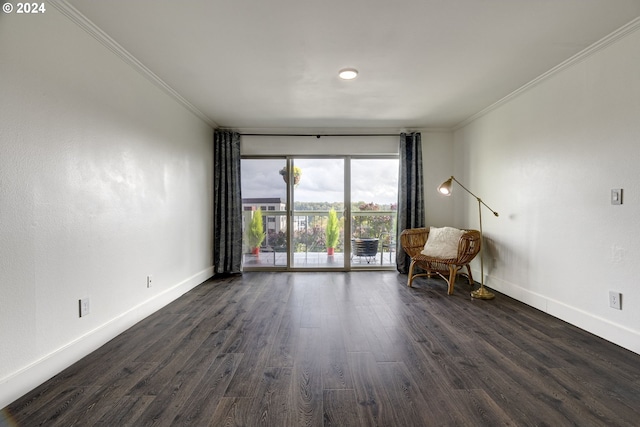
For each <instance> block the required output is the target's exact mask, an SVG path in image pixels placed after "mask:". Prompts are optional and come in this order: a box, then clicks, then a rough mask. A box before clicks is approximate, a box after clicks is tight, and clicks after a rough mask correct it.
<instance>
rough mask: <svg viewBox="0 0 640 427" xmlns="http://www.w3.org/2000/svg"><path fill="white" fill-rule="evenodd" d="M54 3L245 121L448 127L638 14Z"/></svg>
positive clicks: (619, 0)
mask: <svg viewBox="0 0 640 427" xmlns="http://www.w3.org/2000/svg"><path fill="white" fill-rule="evenodd" d="M63 3H64V1H63ZM64 4H66V7H69V5H71V7H72V8H75V9H77V10H78V11H79V12H80V13H81V14H82V15H84V17H86V18H87V19H88V20H89V21H91V23H93V24H94V25H95V26H97V27H98V28H99V29H101V30H102V31H104V32H105V33H106V34H108V36H110V37H111V38H112V39H113V40H115V42H117V43H118V44H119V45H120V46H122V47H123V48H124V49H125V50H126V51H128V52H129V53H130V54H131V55H133V56H134V57H135V58H136V59H137V60H138V61H140V62H141V63H142V64H144V65H145V66H146V67H147V68H148V69H149V70H151V71H152V72H153V73H154V74H155V75H157V76H158V77H159V78H160V79H161V80H162V81H164V82H165V83H166V84H167V85H168V86H169V87H171V88H172V89H173V90H174V91H175V92H177V93H178V94H179V95H180V96H182V97H183V98H184V99H186V100H187V101H188V103H190V104H192V105H193V106H194V107H195V108H196V109H197V110H199V111H200V112H201V113H202V115H203V116H204V117H206V118H207V120H208V121H209V122H210V123H212V124H214V126H215V125H217V126H221V127H228V128H236V129H242V130H248V129H260V130H267V129H274V130H275V129H289V130H291V129H292V128H298V129H369V128H378V129H399V130H402V129H418V128H422V129H424V128H450V127H454V126H456V125H457V124H459V123H461V122H463V121H465V120H466V119H468V118H469V117H472V116H473V115H474V114H477V113H478V112H480V111H482V110H483V109H485V108H487V107H488V106H490V105H492V104H494V103H495V102H497V101H499V100H500V99H502V98H503V97H505V96H507V95H509V94H510V93H512V92H513V91H515V90H517V89H518V88H520V87H522V86H523V85H525V84H527V83H528V82H530V81H532V80H534V79H535V78H536V77H538V76H540V75H542V74H543V73H545V72H547V71H548V70H550V69H552V68H553V67H555V66H557V65H558V64H560V63H562V62H563V61H565V60H567V59H568V58H570V57H572V56H573V55H575V54H577V53H578V52H580V51H582V50H584V49H585V48H587V47H588V46H590V45H592V44H593V43H595V42H597V41H598V40H600V39H602V38H603V37H605V36H607V35H608V34H610V33H611V32H613V31H615V30H616V29H618V28H620V27H622V26H623V25H625V24H627V23H629V22H630V21H632V20H634V19H635V18H636V17H638V16H640V0H395V1H390V0H322V1H318V0H315V1H310V0H269V1H267V0H190V1H168V0H161V1H159V0H109V1H106V0H104V1H96V0H67V1H66V3H64ZM344 67H355V68H357V69H358V70H359V71H360V75H359V77H358V78H357V79H356V80H354V81H341V80H340V79H339V78H338V77H337V73H338V70H340V69H341V68H344Z"/></svg>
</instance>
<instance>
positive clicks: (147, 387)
mask: <svg viewBox="0 0 640 427" xmlns="http://www.w3.org/2000/svg"><path fill="white" fill-rule="evenodd" d="M97 367H98V368H97ZM3 413H4V414H5V416H7V417H9V419H11V417H13V418H14V419H15V423H16V424H17V425H25V426H31V425H47V426H70V425H104V426H111V425H135V426H144V425H172V426H173V425H176V426H179V425H181V426H206V425H216V426H217V425H224V426H227V425H277V426H299V425H320V424H324V425H328V426H329V425H348V426H359V425H363V426H370V425H393V426H396V425H420V426H422V425H461V426H465V425H466V426H476V425H554V426H555V425H585V426H600V425H602V426H632V425H635V424H637V422H636V421H637V420H638V419H640V355H638V354H634V353H632V352H630V351H628V350H625V349H622V348H620V347H618V346H616V345H614V344H612V343H608V342H606V341H604V340H602V339H601V338H598V337H595V336H593V335H591V334H589V333H587V332H585V331H582V330H579V329H577V328H575V327H573V326H571V325H568V324H567V323H565V322H562V321H560V320H558V319H555V318H553V317H550V316H548V315H546V314H545V313H542V312H540V311H538V310H535V309H533V308H531V307H527V306H524V305H523V304H521V303H519V302H517V301H515V300H513V299H511V298H508V297H505V296H503V295H500V294H499V293H497V296H496V298H495V299H494V300H492V301H478V300H472V299H471V298H470V297H469V296H468V293H467V291H466V290H465V286H458V287H456V292H455V293H454V295H452V296H447V295H446V285H445V284H444V282H443V281H441V280H434V279H419V280H417V284H416V286H414V287H413V288H408V287H407V286H406V276H404V275H399V274H396V273H394V272H371V271H368V272H353V273H329V272H326V273H325V272H322V273H282V272H278V273H272V272H264V273H263V272H252V273H247V274H244V275H242V276H236V277H231V278H225V279H222V280H212V281H207V282H206V283H203V284H202V285H201V286H198V287H196V288H194V289H193V290H192V291H190V292H188V293H186V294H185V295H183V296H182V297H181V298H179V299H177V300H176V301H174V302H173V303H171V304H169V305H168V306H167V307H165V308H163V309H162V310H159V311H158V312H156V313H154V314H153V315H151V316H149V317H148V318H147V319H144V320H143V321H141V322H139V323H138V324H136V325H134V326H133V327H132V328H130V329H129V330H127V331H125V332H124V333H123V334H121V335H119V336H118V337H116V338H114V339H113V340H111V341H110V342H108V343H107V344H105V345H104V346H103V347H101V348H100V349H98V350H96V351H95V352H93V353H92V354H90V355H89V356H87V357H86V358H83V359H82V360H80V361H79V362H78V363H75V364H74V365H72V366H70V367H69V368H68V369H66V370H64V371H63V372H61V373H60V374H58V375H56V376H55V377H54V378H52V379H51V380H49V381H47V382H45V383H44V384H42V385H41V386H39V387H37V388H35V389H34V390H32V391H31V392H29V393H27V394H26V395H25V396H23V397H22V398H21V399H18V400H16V401H15V402H13V403H12V404H11V405H9V406H8V407H7V408H4V411H3Z"/></svg>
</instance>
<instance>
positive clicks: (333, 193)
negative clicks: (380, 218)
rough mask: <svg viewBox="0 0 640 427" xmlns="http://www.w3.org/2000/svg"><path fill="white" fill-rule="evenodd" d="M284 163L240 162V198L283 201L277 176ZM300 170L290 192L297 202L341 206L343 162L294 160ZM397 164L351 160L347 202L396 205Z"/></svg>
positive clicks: (386, 161) (280, 160)
mask: <svg viewBox="0 0 640 427" xmlns="http://www.w3.org/2000/svg"><path fill="white" fill-rule="evenodd" d="M285 164H286V162H285V160H284V159H243V160H242V178H241V179H242V197H243V198H254V197H255V198H257V197H280V198H281V199H282V200H286V186H285V182H284V180H283V179H282V176H281V175H280V174H279V171H280V169H282V168H283V167H284V166H285ZM294 164H295V166H297V167H299V168H300V169H302V176H301V179H300V183H299V184H298V185H297V187H296V188H295V190H294V198H295V200H296V201H299V202H343V201H344V196H343V186H344V166H343V165H344V160H343V159H296V160H295V162H294ZM397 192H398V160H396V159H352V160H351V200H352V201H354V202H358V201H363V202H366V203H370V202H374V203H378V204H390V203H397Z"/></svg>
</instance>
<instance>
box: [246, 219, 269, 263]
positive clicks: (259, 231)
mask: <svg viewBox="0 0 640 427" xmlns="http://www.w3.org/2000/svg"><path fill="white" fill-rule="evenodd" d="M265 236H266V234H265V232H264V227H263V225H262V209H260V208H258V209H256V211H255V212H254V213H253V218H251V222H250V223H249V227H248V228H247V244H248V245H249V247H250V248H251V253H252V254H254V255H258V254H259V253H260V245H261V244H262V241H263V240H264V238H265Z"/></svg>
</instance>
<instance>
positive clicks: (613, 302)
mask: <svg viewBox="0 0 640 427" xmlns="http://www.w3.org/2000/svg"><path fill="white" fill-rule="evenodd" d="M609 307H611V308H615V309H616V310H622V294H621V293H619V292H614V291H609Z"/></svg>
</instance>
